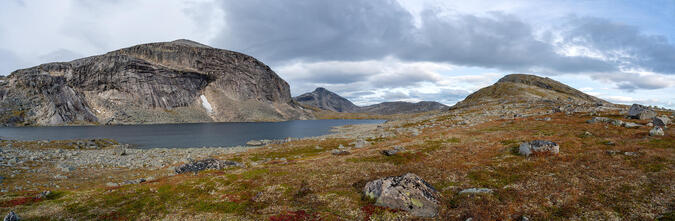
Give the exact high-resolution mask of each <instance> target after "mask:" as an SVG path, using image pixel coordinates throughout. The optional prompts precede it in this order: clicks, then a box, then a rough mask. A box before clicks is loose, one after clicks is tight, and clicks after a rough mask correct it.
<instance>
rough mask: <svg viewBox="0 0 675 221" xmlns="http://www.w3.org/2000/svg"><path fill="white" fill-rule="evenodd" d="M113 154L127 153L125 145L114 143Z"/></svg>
mask: <svg viewBox="0 0 675 221" xmlns="http://www.w3.org/2000/svg"><path fill="white" fill-rule="evenodd" d="M113 154H114V155H115V156H126V155H127V147H126V146H124V145H116V146H115V147H114V148H113Z"/></svg>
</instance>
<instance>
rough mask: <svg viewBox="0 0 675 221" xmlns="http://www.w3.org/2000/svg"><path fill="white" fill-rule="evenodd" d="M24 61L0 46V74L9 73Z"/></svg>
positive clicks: (19, 66)
mask: <svg viewBox="0 0 675 221" xmlns="http://www.w3.org/2000/svg"><path fill="white" fill-rule="evenodd" d="M24 63H25V62H24V61H22V60H21V59H20V58H19V57H18V56H17V55H16V54H14V53H12V52H11V51H9V50H5V49H2V48H0V75H9V74H10V73H12V72H13V71H15V70H16V69H19V68H21V67H22V65H23V64H24Z"/></svg>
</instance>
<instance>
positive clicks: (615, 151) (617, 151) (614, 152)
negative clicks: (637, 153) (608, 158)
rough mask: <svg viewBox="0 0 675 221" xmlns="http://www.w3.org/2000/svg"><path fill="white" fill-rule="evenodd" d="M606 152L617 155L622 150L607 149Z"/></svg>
mask: <svg viewBox="0 0 675 221" xmlns="http://www.w3.org/2000/svg"><path fill="white" fill-rule="evenodd" d="M605 152H606V153H607V154H609V155H616V154H620V153H621V151H620V150H607V151H605Z"/></svg>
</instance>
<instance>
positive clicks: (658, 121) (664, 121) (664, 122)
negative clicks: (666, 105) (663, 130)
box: [652, 116, 670, 127]
mask: <svg viewBox="0 0 675 221" xmlns="http://www.w3.org/2000/svg"><path fill="white" fill-rule="evenodd" d="M652 123H653V125H655V126H660V127H665V126H668V124H670V118H668V117H667V116H660V117H654V118H652Z"/></svg>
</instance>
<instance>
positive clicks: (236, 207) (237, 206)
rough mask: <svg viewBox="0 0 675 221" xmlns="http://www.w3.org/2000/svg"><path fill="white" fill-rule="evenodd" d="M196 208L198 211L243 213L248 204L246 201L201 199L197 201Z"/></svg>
mask: <svg viewBox="0 0 675 221" xmlns="http://www.w3.org/2000/svg"><path fill="white" fill-rule="evenodd" d="M194 208H195V210H196V211H198V212H217V213H236V214H243V213H245V212H246V209H247V208H248V206H247V204H246V203H235V202H207V201H199V202H196V203H195V205H194Z"/></svg>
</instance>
